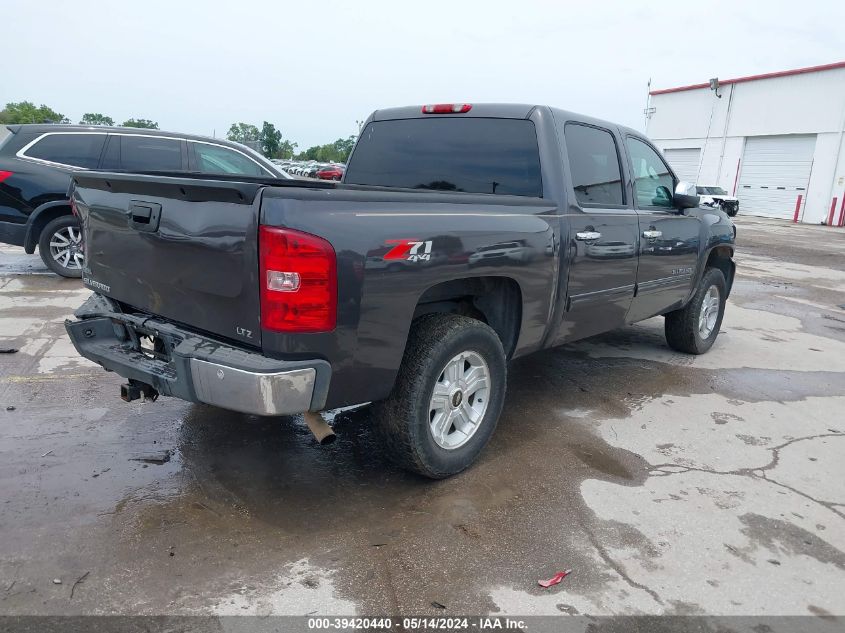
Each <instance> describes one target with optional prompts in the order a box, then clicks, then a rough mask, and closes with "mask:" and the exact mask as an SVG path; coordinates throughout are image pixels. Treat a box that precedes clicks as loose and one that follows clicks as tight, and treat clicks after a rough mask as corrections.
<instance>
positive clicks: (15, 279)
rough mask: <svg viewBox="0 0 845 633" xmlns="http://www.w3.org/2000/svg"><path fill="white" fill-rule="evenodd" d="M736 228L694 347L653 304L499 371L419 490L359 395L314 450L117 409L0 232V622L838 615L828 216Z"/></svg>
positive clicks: (302, 439) (838, 357) (173, 408)
mask: <svg viewBox="0 0 845 633" xmlns="http://www.w3.org/2000/svg"><path fill="white" fill-rule="evenodd" d="M738 227H739V235H740V239H739V246H738V250H739V253H738V256H737V261H738V265H739V276H738V278H737V281H736V283H735V285H734V291H733V295H732V296H731V299H730V302H729V306H728V309H727V312H726V316H725V319H724V323H723V326H722V332H721V334H720V337H719V340H718V342H717V343H716V345H715V347H714V348H713V349H712V350H711V351H710V353H709V354H707V355H704V356H701V357H690V356H684V355H682V354H677V353H674V352H672V351H670V350H669V349H668V348H667V346H666V344H665V342H664V339H663V334H662V331H663V323H662V319H652V320H649V321H646V322H644V323H641V324H638V325H636V326H633V327H628V328H626V329H624V330H620V331H617V332H613V333H610V334H607V335H603V336H599V337H595V338H593V339H590V340H587V341H582V342H579V343H577V344H572V345H569V346H566V347H563V348H559V349H555V350H550V351H546V352H542V353H539V354H536V355H533V356H530V357H527V358H524V359H520V360H518V361H515V362H513V363H512V364H511V366H510V375H509V386H508V396H507V400H506V404H505V409H504V412H503V414H502V418H501V420H500V422H499V428H498V430H497V432H496V434H495V436H494V438H493V440H492V442H491V444H490V445H489V446H488V448H487V449H486V451H485V452H484V454H483V456H482V458H481V459H480V461H479V462H478V463H477V464H476V465H475V466H474V467H473V468H471V469H470V470H469V471H467V472H465V473H463V474H461V475H459V476H456V477H453V478H451V479H449V480H446V481H440V482H431V481H427V480H423V479H421V478H419V477H416V476H412V475H409V474H406V473H404V472H402V471H400V470H397V469H396V468H394V467H393V466H392V465H390V464H389V463H388V462H387V461H386V459H385V458H384V456H383V454H382V451H381V449H380V446H379V444H378V442H377V440H376V438H375V437H374V436H373V434H372V433H371V431H370V428H369V417H368V412H367V409H366V408H361V409H357V410H353V411H345V412H341V413H338V414H337V415H336V416H335V417H334V422H333V424H334V427H335V430H336V432H337V434H338V441H337V442H336V443H335V444H333V445H331V446H328V447H319V446H317V445H316V443H315V442H314V440H313V438H312V437H311V436H310V433H309V432H308V430H307V428H306V427H305V425H304V424H303V422H302V420H301V419H300V418H297V417H287V418H280V419H266V418H256V417H253V416H248V415H243V414H238V413H231V412H227V411H223V410H220V409H215V408H212V407H206V406H199V405H192V404H187V403H183V402H180V401H176V400H171V399H168V398H162V399H160V400H159V401H157V402H155V403H139V402H135V403H132V404H125V403H123V402H122V401H121V400H120V399H119V397H118V385H119V384H120V383H121V382H122V379H120V378H119V377H117V376H114V375H112V374H107V373H105V372H103V371H101V370H100V369H99V368H98V367H96V366H94V365H92V364H91V363H88V362H87V361H84V360H83V359H80V358H79V357H78V356H77V355H76V353H75V351H74V350H73V347H72V346H71V344H70V343H69V341H68V340H67V338H66V336H65V334H64V329H63V320H64V319H65V318H66V317H67V316H68V315H70V313H71V312H72V310H73V309H74V308H75V307H76V306H78V305H79V304H80V303H82V301H83V300H84V298H85V297H86V296H87V295H88V294H89V292H88V291H87V290H85V289H83V288H82V286H81V284H80V283H79V281H76V280H64V279H60V278H58V277H56V276H54V275H52V274H47V273H46V270H45V269H44V267H43V266H42V265H41V264H40V260H38V258H37V256H27V255H24V254H23V253H22V251H21V250H20V249H16V248H13V247H2V248H0V347H1V348H8V347H13V348H19V351H18V352H17V353H15V354H2V355H0V374H1V376H0V613H2V614H68V613H72V614H114V613H117V614H257V615H266V614H299V615H303V614H314V613H317V614H320V615H327V614H346V615H350V614H355V613H358V614H382V615H383V614H393V615H400V614H401V615H416V614H436V615H443V614H446V615H449V614H453V615H458V614H481V613H483V614H486V613H497V614H501V615H504V614H515V615H528V614H534V615H539V614H548V615H561V614H590V615H608V614H693V615H695V614H710V615H815V616H820V617H826V616H828V615H830V614H838V615H842V614H845V591H843V587H845V460H843V459H842V457H841V456H842V454H843V450H845V416H844V415H843V414H842V411H843V409H845V309H843V307H841V305H842V304H845V231H837V230H834V229H826V228H822V227H808V226H791V225H787V224H782V223H777V222H766V221H761V220H754V219H747V218H739V221H738ZM562 569H572V570H573V573H572V574H571V575H570V576H569V577H568V578H566V579H565V580H564V581H563V582H562V583H561V584H559V585H557V586H556V587H553V588H551V589H542V588H540V587H538V586H537V580H538V579H540V578H548V577H551V576H552V575H553V574H554V573H555V572H557V571H560V570H562ZM54 579H56V580H60V581H61V584H56V583H54ZM433 603H438V604H440V605H443V606H445V609H440V608H438V607H436V606H434V605H433Z"/></svg>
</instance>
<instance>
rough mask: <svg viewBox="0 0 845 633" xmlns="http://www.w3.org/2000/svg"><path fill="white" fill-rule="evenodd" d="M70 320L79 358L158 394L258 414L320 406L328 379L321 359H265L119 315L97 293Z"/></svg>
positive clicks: (159, 322)
mask: <svg viewBox="0 0 845 633" xmlns="http://www.w3.org/2000/svg"><path fill="white" fill-rule="evenodd" d="M74 315H75V316H76V317H77V318H76V320H67V321H65V328H66V329H67V333H68V335H69V336H70V339H71V341H72V342H73V345H74V347H76V350H77V351H78V352H79V353H80V354H81V355H82V356H84V357H85V358H88V359H90V360H92V361H94V362H95V363H97V364H99V365H101V366H102V367H103V368H105V369H107V370H109V371H113V372H115V373H116V374H118V375H120V376H123V377H124V378H128V379H129V380H130V382H131V383H132V382H133V381H134V383H141V384H143V385H149V386H151V387H152V388H153V389H155V390H156V391H158V392H159V393H160V394H162V395H166V396H174V397H176V398H181V399H183V400H188V401H190V402H200V403H205V404H211V405H215V406H218V407H222V408H224V409H231V410H233V411H241V412H243V413H253V414H256V415H285V414H293V413H302V412H303V411H320V410H321V409H323V408H324V405H325V401H326V394H327V392H328V388H329V380H330V378H331V367H330V365H329V364H328V363H327V362H326V361H324V360H319V359H314V360H302V361H286V360H278V359H272V358H267V357H266V356H263V355H262V354H261V353H259V352H253V351H249V350H246V349H242V348H237V347H232V346H229V345H226V344H224V343H221V342H219V341H216V340H214V339H211V338H207V337H205V336H203V335H200V334H197V333H195V332H191V331H189V330H186V329H184V328H181V327H178V326H176V325H173V324H172V323H168V322H166V321H162V320H158V319H156V318H155V317H147V316H145V315H138V314H126V313H123V312H121V311H120V309H119V307H118V306H117V304H116V303H114V302H113V301H111V300H110V299H108V298H106V297H104V296H102V295H100V294H97V293H95V294H93V295H91V297H90V298H89V299H88V300H87V301H86V302H85V303H84V304H83V305H82V306H80V308H79V309H77V310H76V312H75V313H74ZM148 341H151V342H152V343H150V344H149V345H143V344H142V342H143V343H147V342H148Z"/></svg>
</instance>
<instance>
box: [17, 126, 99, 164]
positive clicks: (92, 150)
mask: <svg viewBox="0 0 845 633" xmlns="http://www.w3.org/2000/svg"><path fill="white" fill-rule="evenodd" d="M105 142H106V135H105V134H46V135H45V136H44V137H43V138H42V139H41V140H40V141H38V142H37V143H36V144H35V145H33V146H32V147H30V148H29V149H28V150H27V151H26V153H25V154H24V155H25V156H29V157H31V158H40V159H41V160H48V161H50V162H53V163H59V164H61V165H70V166H71V167H85V168H86V169H96V168H97V163H99V162H100V153H101V152H102V151H103V145H104V144H105Z"/></svg>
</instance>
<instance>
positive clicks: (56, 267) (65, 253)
mask: <svg viewBox="0 0 845 633" xmlns="http://www.w3.org/2000/svg"><path fill="white" fill-rule="evenodd" d="M83 247H84V245H83V243H82V228H81V227H80V226H79V221H78V220H77V219H76V218H75V217H74V216H72V215H63V216H61V217H58V218H56V219H55V220H51V221H50V222H48V223H47V226H45V227H44V228H43V229H42V230H41V235H40V236H39V237H38V252H39V253H40V255H41V259H42V260H43V261H44V263H45V264H47V267H48V268H49V269H50V270H52V271H53V272H54V273H56V274H57V275H61V276H62V277H82V264H83V263H84V261H85V255H84V249H83Z"/></svg>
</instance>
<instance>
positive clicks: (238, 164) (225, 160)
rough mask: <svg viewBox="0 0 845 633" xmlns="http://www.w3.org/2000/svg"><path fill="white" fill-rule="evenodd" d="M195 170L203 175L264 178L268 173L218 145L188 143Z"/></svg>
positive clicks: (239, 154)
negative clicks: (192, 155) (191, 151)
mask: <svg viewBox="0 0 845 633" xmlns="http://www.w3.org/2000/svg"><path fill="white" fill-rule="evenodd" d="M190 146H191V147H192V148H193V152H194V160H195V161H196V165H197V170H199V171H200V172H202V173H204V174H242V175H245V176H266V175H268V172H267V170H266V169H264V168H262V167H261V166H260V165H258V163H256V162H255V161H254V160H252V159H251V158H248V157H247V156H244V155H243V154H241V153H239V152H236V151H235V150H233V149H229V148H228V147H222V146H220V145H208V144H206V143H194V142H192V143H190Z"/></svg>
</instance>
